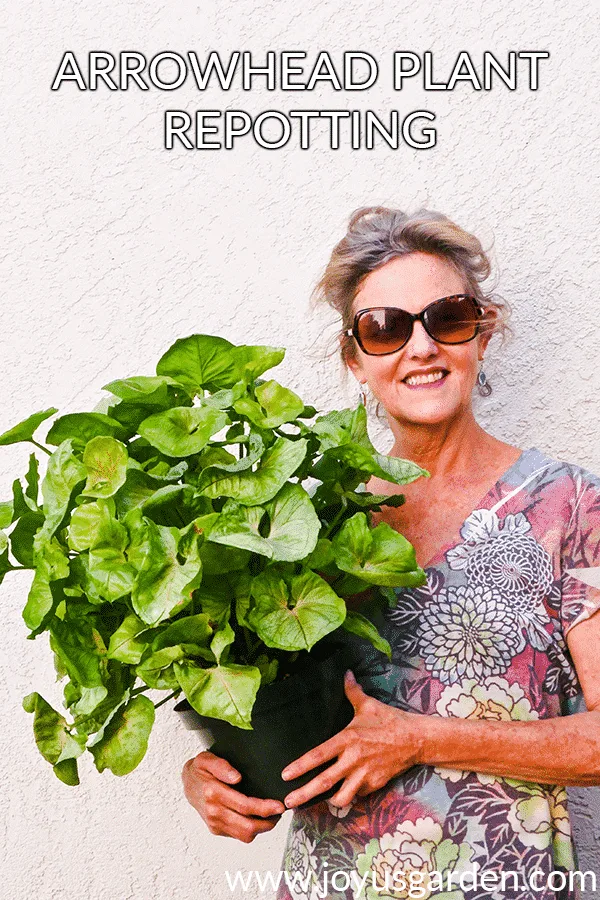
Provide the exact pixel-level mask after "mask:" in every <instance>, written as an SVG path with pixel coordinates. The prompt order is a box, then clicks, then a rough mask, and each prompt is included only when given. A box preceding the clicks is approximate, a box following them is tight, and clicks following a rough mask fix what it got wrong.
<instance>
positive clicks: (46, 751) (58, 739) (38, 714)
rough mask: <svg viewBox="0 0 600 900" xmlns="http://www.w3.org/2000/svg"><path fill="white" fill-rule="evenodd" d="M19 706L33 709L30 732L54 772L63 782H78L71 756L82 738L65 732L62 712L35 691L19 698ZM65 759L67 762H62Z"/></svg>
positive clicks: (78, 751)
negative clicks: (21, 699)
mask: <svg viewBox="0 0 600 900" xmlns="http://www.w3.org/2000/svg"><path fill="white" fill-rule="evenodd" d="M23 709H24V710H25V712H28V713H33V734H34V737H35V742H36V745H37V748H38V750H39V751H40V753H41V754H42V756H43V757H44V759H45V760H47V761H48V762H49V763H51V764H52V765H53V766H54V771H55V773H56V775H57V776H58V777H59V778H60V780H61V781H64V782H65V784H69V785H76V784H79V778H78V777H77V764H76V762H75V760H76V759H77V757H78V756H81V754H82V753H83V751H84V750H85V741H84V740H82V739H81V738H79V737H76V736H74V735H72V734H70V733H69V731H68V724H67V720H66V719H65V718H64V716H61V715H60V713H58V712H56V710H55V709H53V708H52V707H51V706H50V704H49V703H48V702H47V701H46V700H44V698H43V697H42V696H41V695H40V694H38V693H37V691H34V692H33V693H32V694H28V695H27V696H26V697H24V698H23ZM67 762H69V763H70V765H65V764H66V763H67ZM57 767H58V768H57Z"/></svg>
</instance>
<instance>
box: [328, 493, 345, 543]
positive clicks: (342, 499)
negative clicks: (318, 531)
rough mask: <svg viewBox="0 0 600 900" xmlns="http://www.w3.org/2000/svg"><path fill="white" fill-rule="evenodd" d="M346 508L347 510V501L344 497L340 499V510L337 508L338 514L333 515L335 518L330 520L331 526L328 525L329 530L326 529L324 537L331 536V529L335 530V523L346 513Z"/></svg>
mask: <svg viewBox="0 0 600 900" xmlns="http://www.w3.org/2000/svg"><path fill="white" fill-rule="evenodd" d="M347 508H348V501H347V500H346V498H345V497H340V508H339V510H338V512H337V513H336V514H335V516H334V517H333V519H332V520H331V524H330V525H329V528H328V529H327V532H326V535H325V536H326V537H329V536H330V535H331V532H332V531H333V529H334V528H335V526H336V525H337V523H338V522H339V521H340V519H341V518H342V516H343V515H344V513H345V512H346V509H347Z"/></svg>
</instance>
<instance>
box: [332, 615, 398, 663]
mask: <svg viewBox="0 0 600 900" xmlns="http://www.w3.org/2000/svg"><path fill="white" fill-rule="evenodd" d="M342 628H344V629H345V630H346V631H349V632H350V633H351V634H356V635H358V637H361V638H365V640H367V641H370V642H371V644H373V646H374V647H375V649H376V650H379V651H380V652H381V653H385V655H386V656H387V658H388V659H391V658H392V648H391V647H390V645H389V643H388V642H387V641H386V639H385V638H383V637H382V636H381V635H380V634H379V632H378V631H377V629H376V628H375V626H374V625H373V623H372V622H371V621H369V619H367V618H366V617H365V616H362V615H361V614H360V613H358V612H355V611H354V610H351V609H349V610H348V612H347V613H346V618H345V619H344V621H343V622H342Z"/></svg>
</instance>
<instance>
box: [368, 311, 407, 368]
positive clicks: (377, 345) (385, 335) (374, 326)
mask: <svg viewBox="0 0 600 900" xmlns="http://www.w3.org/2000/svg"><path fill="white" fill-rule="evenodd" d="M411 327H412V320H411V318H410V316H409V315H408V314H407V313H406V312H405V311H404V310H402V309H396V308H394V307H390V308H389V309H371V310H369V311H368V312H365V313H363V314H362V315H361V316H359V318H358V335H359V338H360V343H361V345H362V348H363V350H364V351H365V353H371V354H372V355H375V356H378V355H379V356H380V355H383V354H384V353H393V352H394V350H399V349H400V347H402V346H403V345H404V344H405V343H406V341H407V340H408V338H409V336H410V331H411Z"/></svg>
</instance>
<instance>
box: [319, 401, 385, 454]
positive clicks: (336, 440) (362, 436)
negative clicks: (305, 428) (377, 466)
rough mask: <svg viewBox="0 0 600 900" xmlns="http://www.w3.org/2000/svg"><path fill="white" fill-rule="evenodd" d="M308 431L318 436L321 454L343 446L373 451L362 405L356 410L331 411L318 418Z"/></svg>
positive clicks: (365, 413)
mask: <svg viewBox="0 0 600 900" xmlns="http://www.w3.org/2000/svg"><path fill="white" fill-rule="evenodd" d="M310 430H311V431H312V432H313V433H314V434H316V435H317V436H318V438H319V443H320V449H321V452H322V453H324V452H325V451H326V450H331V449H333V448H336V447H343V446H344V445H345V444H357V445H358V446H361V447H364V448H365V449H366V450H372V449H373V445H372V444H371V441H370V440H369V435H368V431H367V412H366V409H365V408H364V406H363V405H362V404H359V405H358V406H357V408H356V409H342V410H332V411H331V412H330V413H327V414H326V415H324V416H319V418H318V419H317V420H316V422H315V423H314V424H313V425H312V426H311V428H310Z"/></svg>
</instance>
